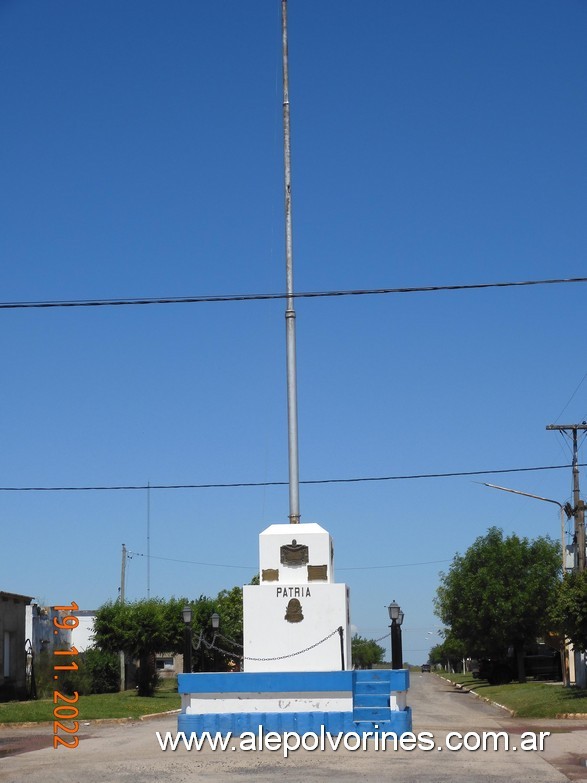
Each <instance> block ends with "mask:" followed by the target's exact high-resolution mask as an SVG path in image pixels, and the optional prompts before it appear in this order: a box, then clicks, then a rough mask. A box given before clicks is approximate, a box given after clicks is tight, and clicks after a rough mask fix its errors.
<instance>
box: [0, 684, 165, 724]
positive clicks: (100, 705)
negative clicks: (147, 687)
mask: <svg viewBox="0 0 587 783" xmlns="http://www.w3.org/2000/svg"><path fill="white" fill-rule="evenodd" d="M58 704H60V705H64V702H62V701H59V702H58ZM55 706H56V705H54V704H53V699H52V698H51V699H38V700H37V701H9V702H6V703H0V723H26V722H29V721H52V720H53V709H54V707H55ZM72 706H73V705H72ZM75 707H77V708H78V710H79V717H78V718H76V720H78V721H81V722H83V721H85V720H93V719H96V718H138V717H140V716H141V715H150V714H151V713H154V712H166V711H167V710H178V709H179V707H180V696H179V694H178V693H176V692H175V691H173V690H169V689H164V688H161V689H159V690H157V692H156V693H155V695H154V696H153V697H152V698H148V697H145V696H137V694H136V692H135V691H125V692H124V693H99V694H93V695H91V696H80V697H79V700H78V702H77V703H76V704H75Z"/></svg>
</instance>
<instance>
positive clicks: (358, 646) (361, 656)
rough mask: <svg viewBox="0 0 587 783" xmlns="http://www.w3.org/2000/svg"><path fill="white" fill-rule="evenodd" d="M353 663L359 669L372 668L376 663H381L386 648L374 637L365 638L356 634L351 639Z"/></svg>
mask: <svg viewBox="0 0 587 783" xmlns="http://www.w3.org/2000/svg"><path fill="white" fill-rule="evenodd" d="M351 651H352V656H353V663H354V665H355V668H357V669H371V668H372V667H373V664H374V663H381V661H382V660H383V656H384V655H385V649H384V648H383V647H381V645H379V644H377V642H376V641H375V640H374V639H365V638H364V637H363V636H359V634H355V635H354V636H353V638H352V639H351Z"/></svg>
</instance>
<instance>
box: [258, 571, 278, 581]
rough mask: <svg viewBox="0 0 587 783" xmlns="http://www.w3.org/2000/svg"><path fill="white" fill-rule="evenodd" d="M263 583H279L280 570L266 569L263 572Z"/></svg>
mask: <svg viewBox="0 0 587 783" xmlns="http://www.w3.org/2000/svg"><path fill="white" fill-rule="evenodd" d="M261 581H262V582H278V581H279V569H278V568H264V569H263V570H262V572H261Z"/></svg>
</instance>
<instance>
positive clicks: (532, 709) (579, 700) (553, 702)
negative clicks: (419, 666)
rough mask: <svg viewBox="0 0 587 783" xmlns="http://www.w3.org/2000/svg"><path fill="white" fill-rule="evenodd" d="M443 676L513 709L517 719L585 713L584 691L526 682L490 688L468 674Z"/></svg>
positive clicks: (586, 702) (586, 712)
mask: <svg viewBox="0 0 587 783" xmlns="http://www.w3.org/2000/svg"><path fill="white" fill-rule="evenodd" d="M442 676H443V677H446V678H447V679H449V680H452V682H456V683H460V684H462V686H463V687H464V688H467V689H468V690H473V691H475V693H478V694H479V696H483V697H484V698H486V699H490V700H491V701H495V702H497V703H498V704H503V706H504V707H508V708H509V709H510V710H514V712H515V714H516V716H517V717H520V718H555V717H556V716H557V715H562V714H577V713H583V714H587V690H581V689H579V688H563V686H562V685H555V684H553V683H548V682H541V681H532V680H529V681H528V682H526V683H524V684H522V685H521V684H520V683H518V682H512V683H510V684H509V685H489V683H487V682H485V680H475V679H473V677H471V675H470V674H447V673H446V672H442Z"/></svg>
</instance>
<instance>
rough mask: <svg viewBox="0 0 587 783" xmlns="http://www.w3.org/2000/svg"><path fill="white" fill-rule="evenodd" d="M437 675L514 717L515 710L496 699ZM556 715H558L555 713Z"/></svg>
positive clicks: (438, 675)
mask: <svg viewBox="0 0 587 783" xmlns="http://www.w3.org/2000/svg"><path fill="white" fill-rule="evenodd" d="M436 676H437V677H440V679H441V680H444V681H445V682H448V683H449V684H450V685H452V686H453V687H454V688H457V689H458V690H460V691H464V692H465V693H472V694H473V696H475V698H477V699H480V700H481V701H484V702H485V703H486V704H491V705H492V706H493V707H499V709H500V710H504V711H505V712H507V713H508V715H509V716H510V718H515V717H516V711H515V710H511V709H510V708H509V707H506V706H505V705H503V704H500V703H499V702H497V701H493V700H492V699H488V698H487V697H486V696H481V694H479V693H477V691H472V690H469V689H468V688H463V685H462V683H460V682H453V681H452V680H449V679H448V677H443V676H442V674H437V675H436ZM557 717H558V715H557Z"/></svg>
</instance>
